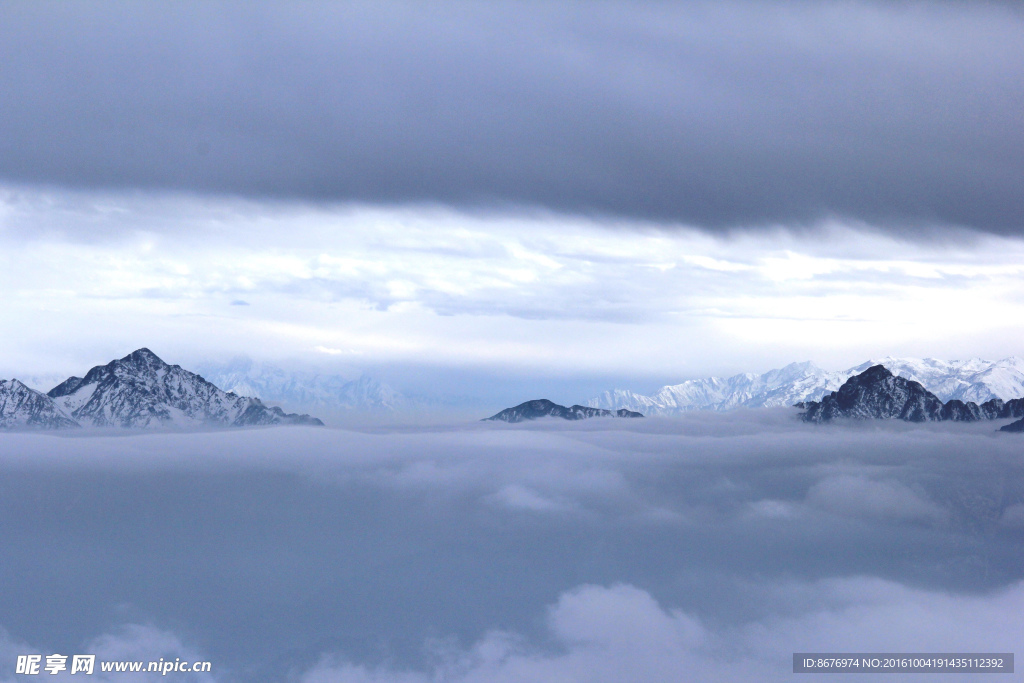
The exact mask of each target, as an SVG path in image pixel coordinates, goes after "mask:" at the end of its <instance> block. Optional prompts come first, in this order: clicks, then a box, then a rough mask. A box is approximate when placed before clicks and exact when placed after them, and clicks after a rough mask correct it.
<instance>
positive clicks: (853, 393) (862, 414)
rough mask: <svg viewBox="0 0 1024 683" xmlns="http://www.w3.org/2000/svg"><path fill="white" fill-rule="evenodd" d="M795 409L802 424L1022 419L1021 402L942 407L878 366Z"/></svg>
mask: <svg viewBox="0 0 1024 683" xmlns="http://www.w3.org/2000/svg"><path fill="white" fill-rule="evenodd" d="M797 407H798V408H800V409H801V410H803V411H804V412H803V413H801V414H800V416H801V418H802V419H803V420H804V421H805V422H827V421H829V420H832V419H835V418H855V419H899V420H906V421H908V422H930V421H947V420H948V421H953V422H976V421H978V420H995V419H1004V418H1010V417H1024V398H1014V399H1011V400H1009V401H1003V400H1002V399H998V398H994V399H991V400H988V401H985V402H984V403H982V404H981V405H980V406H979V405H978V404H977V403H974V402H972V401H967V402H964V401H961V400H958V399H953V400H951V401H949V402H948V403H945V404H943V403H942V401H941V400H940V399H939V398H938V397H937V396H936V395H935V394H933V393H931V392H930V391H928V390H927V389H925V388H924V387H923V386H921V385H920V384H918V383H917V382H914V381H912V380H908V379H905V378H903V377H899V376H896V375H893V374H892V373H891V372H889V370H888V369H886V368H885V367H883V366H881V365H874V366H872V367H870V368H868V369H867V370H865V371H864V372H862V373H860V374H859V375H854V376H853V377H851V378H849V379H848V380H846V383H845V384H843V385H842V386H841V387H839V390H838V391H833V392H832V393H831V394H829V395H828V396H825V397H824V398H822V399H821V401H820V402H819V401H807V402H803V403H799V404H797ZM1006 431H1015V430H1014V429H1007V430H1006Z"/></svg>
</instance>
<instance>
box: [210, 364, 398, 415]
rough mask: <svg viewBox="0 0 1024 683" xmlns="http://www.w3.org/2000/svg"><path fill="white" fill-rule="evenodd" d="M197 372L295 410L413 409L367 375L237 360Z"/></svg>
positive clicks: (225, 386)
mask: <svg viewBox="0 0 1024 683" xmlns="http://www.w3.org/2000/svg"><path fill="white" fill-rule="evenodd" d="M197 369H198V371H199V372H200V373H201V374H202V375H203V376H204V377H205V378H206V379H208V380H209V381H210V382H213V383H214V384H216V385H217V386H218V387H221V388H222V389H224V390H225V391H230V392H234V393H236V394H239V395H240V396H255V397H258V398H259V399H261V400H263V401H270V402H273V403H279V404H281V405H283V406H286V407H288V408H291V409H295V410H366V411H378V412H393V411H396V410H402V409H406V408H409V407H411V405H412V402H411V401H409V400H408V399H407V398H406V397H405V396H403V395H402V394H401V393H399V392H398V391H396V390H395V389H393V388H392V387H391V386H389V385H387V384H385V383H383V382H381V381H379V380H377V379H375V378H373V377H371V376H369V375H367V374H365V373H364V374H362V375H360V376H359V377H358V378H357V379H347V378H346V377H344V376H341V375H338V374H331V373H322V372H313V371H301V370H288V369H285V368H282V367H279V366H276V365H272V364H269V363H259V362H256V361H253V360H251V359H249V358H245V357H238V358H234V359H232V360H231V361H229V362H227V363H206V364H200V365H199V366H197Z"/></svg>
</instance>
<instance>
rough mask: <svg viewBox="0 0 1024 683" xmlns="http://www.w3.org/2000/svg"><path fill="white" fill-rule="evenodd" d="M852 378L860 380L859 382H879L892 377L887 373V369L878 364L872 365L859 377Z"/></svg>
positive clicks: (890, 373)
mask: <svg viewBox="0 0 1024 683" xmlns="http://www.w3.org/2000/svg"><path fill="white" fill-rule="evenodd" d="M854 377H858V378H860V381H861V382H880V381H882V380H884V379H888V378H889V377H894V375H893V374H892V372H890V371H889V368H887V367H885V366H884V365H881V364H879V365H872V366H871V367H870V368H868V369H867V370H865V371H864V372H862V373H860V374H859V375H854ZM851 379H852V378H851Z"/></svg>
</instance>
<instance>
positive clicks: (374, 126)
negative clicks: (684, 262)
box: [0, 2, 1024, 233]
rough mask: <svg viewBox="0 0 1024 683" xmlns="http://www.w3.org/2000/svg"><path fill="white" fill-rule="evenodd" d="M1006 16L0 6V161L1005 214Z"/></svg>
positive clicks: (451, 191)
mask: <svg viewBox="0 0 1024 683" xmlns="http://www.w3.org/2000/svg"><path fill="white" fill-rule="evenodd" d="M1022 32H1024V17H1022V15H1021V14H1020V13H1019V11H1018V10H1016V9H1014V8H1012V7H1011V6H1007V5H999V4H985V5H981V4H979V3H963V4H957V3H915V4H913V5H910V6H904V5H898V6H893V5H888V4H885V3H866V2H847V3H841V4H839V3H835V4H828V5H820V4H811V3H806V4H805V3H776V4H774V5H771V6H766V5H764V4H752V3H751V4H747V3H740V2H727V3H714V4H710V3H709V4H696V5H692V4H691V5H686V6H682V7H681V6H677V5H673V4H662V3H639V2H607V3H600V4H597V3H588V4H585V5H584V4H580V3H569V2H566V3H530V4H524V3H514V4H512V3H488V4H486V5H483V4H471V3H448V4H445V5H443V6H436V5H435V6H430V7H428V6H426V5H422V4H402V3H388V4H384V5H381V4H371V3H366V4H345V5H321V4H315V3H308V4H294V3H289V4H287V5H285V4H254V3H244V4H243V3H218V4H213V3H203V4H198V3H195V4H188V3H174V4H171V3H165V4H156V3H145V4H142V3H136V4H128V3H108V4H84V3H41V2H34V3H28V2H23V3H6V4H4V5H3V7H2V8H0V56H2V58H0V92H2V93H3V97H2V98H0V129H2V130H3V131H4V135H3V138H2V140H0V178H2V179H4V180H7V181H16V182H27V183H55V184H64V185H73V186H82V187H96V186H106V187H111V186H113V187H129V188H135V187H141V188H156V187H160V188H179V189H186V190H195V191H200V192H213V193H221V192H227V193H239V194H244V195H248V196H257V197H264V196H282V197H297V198H306V199H313V200H332V201H334V200H339V201H348V200H356V201H366V202H419V201H427V202H442V203H451V204H457V205H466V206H473V205H494V204H497V205H506V204H524V205H540V206H544V207H548V208H551V209H555V210H558V211H566V212H595V213H609V214H616V215H623V216H630V217H639V218H650V219H655V220H666V221H678V222H684V223H692V224H696V225H700V226H704V227H708V228H721V227H731V226H743V225H757V224H772V223H784V224H792V223H805V222H813V221H816V220H818V219H820V218H821V217H822V216H826V215H830V214H839V215H845V216H849V217H853V218H856V219H861V220H865V221H868V222H872V223H876V224H880V225H888V226H890V227H896V228H899V229H902V230H912V229H913V226H919V225H922V224H940V225H960V226H966V227H970V228H976V229H981V230H987V231H994V232H1002V233H1019V232H1020V231H1021V228H1022V226H1024V220H1022V219H1024V193H1021V192H1020V188H1021V187H1022V181H1024V133H1022V132H1021V127H1020V125H1019V116H1020V111H1021V110H1022V109H1024V106H1022V105H1024V102H1022V94H1021V93H1022V91H1021V89H1020V87H1019V84H1020V83H1021V82H1022V81H1024V48H1022V47H1021V42H1020V35H1021V34H1022Z"/></svg>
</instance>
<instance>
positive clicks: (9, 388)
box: [0, 379, 79, 429]
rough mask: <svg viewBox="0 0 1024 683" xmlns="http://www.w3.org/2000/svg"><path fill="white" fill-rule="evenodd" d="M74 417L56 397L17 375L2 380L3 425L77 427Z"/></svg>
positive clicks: (0, 408)
mask: <svg viewBox="0 0 1024 683" xmlns="http://www.w3.org/2000/svg"><path fill="white" fill-rule="evenodd" d="M77 427H79V424H78V423H77V422H75V421H74V420H73V419H71V418H70V417H69V416H68V415H67V414H66V413H65V412H64V411H63V410H61V408H60V407H59V406H57V404H56V403H54V401H53V399H52V398H50V397H49V396H47V395H46V394H44V393H42V392H39V391H36V390H35V389H30V388H29V387H27V386H25V385H24V384H22V383H21V382H19V381H18V380H16V379H10V380H0V429H73V428H77Z"/></svg>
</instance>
